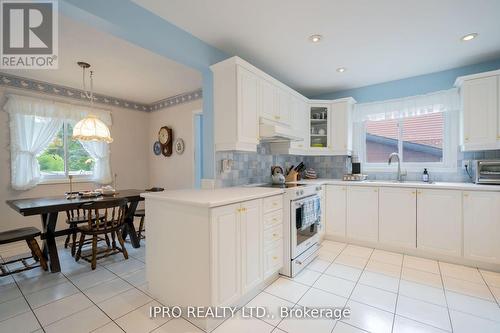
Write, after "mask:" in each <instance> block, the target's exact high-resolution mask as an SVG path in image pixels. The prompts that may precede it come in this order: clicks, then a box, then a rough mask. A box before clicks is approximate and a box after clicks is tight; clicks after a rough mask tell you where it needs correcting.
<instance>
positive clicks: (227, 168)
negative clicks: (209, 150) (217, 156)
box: [220, 160, 233, 173]
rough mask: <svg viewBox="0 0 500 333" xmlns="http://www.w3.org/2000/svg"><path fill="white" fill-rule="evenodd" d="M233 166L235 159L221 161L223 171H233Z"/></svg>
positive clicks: (221, 170)
mask: <svg viewBox="0 0 500 333" xmlns="http://www.w3.org/2000/svg"><path fill="white" fill-rule="evenodd" d="M232 167H233V160H222V161H221V168H220V172H221V173H227V172H231V168H232Z"/></svg>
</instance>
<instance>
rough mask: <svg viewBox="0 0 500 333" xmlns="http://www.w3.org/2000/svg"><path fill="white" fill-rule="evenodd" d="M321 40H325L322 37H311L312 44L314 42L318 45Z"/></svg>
mask: <svg viewBox="0 0 500 333" xmlns="http://www.w3.org/2000/svg"><path fill="white" fill-rule="evenodd" d="M321 38H323V36H321V35H311V36H309V40H310V41H311V42H313V43H318V42H319V41H320V40H321Z"/></svg>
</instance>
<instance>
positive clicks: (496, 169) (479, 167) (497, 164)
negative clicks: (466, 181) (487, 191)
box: [474, 160, 500, 185]
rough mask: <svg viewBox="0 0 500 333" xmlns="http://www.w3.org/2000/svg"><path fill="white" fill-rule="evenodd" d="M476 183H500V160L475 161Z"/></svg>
mask: <svg viewBox="0 0 500 333" xmlns="http://www.w3.org/2000/svg"><path fill="white" fill-rule="evenodd" d="M474 183H476V184H499V185H500V160H477V161H474Z"/></svg>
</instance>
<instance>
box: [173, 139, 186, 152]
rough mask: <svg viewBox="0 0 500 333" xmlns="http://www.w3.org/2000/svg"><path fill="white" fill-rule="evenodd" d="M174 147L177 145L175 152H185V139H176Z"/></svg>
mask: <svg viewBox="0 0 500 333" xmlns="http://www.w3.org/2000/svg"><path fill="white" fill-rule="evenodd" d="M174 147H175V152H176V153H177V154H182V153H183V152H184V148H185V145H184V140H182V139H181V138H178V139H177V140H175V144H174Z"/></svg>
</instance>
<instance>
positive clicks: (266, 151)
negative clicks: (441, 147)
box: [215, 144, 500, 187]
mask: <svg viewBox="0 0 500 333" xmlns="http://www.w3.org/2000/svg"><path fill="white" fill-rule="evenodd" d="M458 157H459V160H458V164H457V165H458V166H459V167H458V170H457V172H450V173H432V172H431V173H430V178H431V180H432V181H438V182H470V181H471V180H470V178H469V176H468V175H467V173H466V172H465V169H464V168H463V167H462V165H463V161H467V160H478V159H500V150H491V151H478V152H466V153H462V152H459V154H458ZM223 159H229V160H233V161H234V162H233V163H234V164H233V167H232V170H231V172H229V173H221V172H220V171H221V163H222V162H221V161H222V160H223ZM215 160H216V163H217V164H216V170H217V179H216V186H217V187H228V186H239V185H247V184H259V183H270V182H271V166H272V165H280V166H282V167H283V168H285V169H286V168H288V167H290V166H292V165H297V164H299V163H300V162H302V161H303V162H304V163H305V164H306V166H307V167H308V168H313V169H314V170H316V172H317V174H318V177H319V178H331V179H340V178H342V175H344V174H345V173H347V165H346V163H347V162H348V161H347V156H298V155H272V154H271V152H270V147H269V145H268V144H260V145H259V146H258V148H257V153H250V152H236V151H230V152H217V153H216V156H215ZM422 171H423V168H422ZM421 176H422V173H421V172H411V173H408V176H407V177H406V179H407V180H410V181H415V180H420V179H421ZM394 178H395V172H384V173H368V179H376V180H389V179H394Z"/></svg>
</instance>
